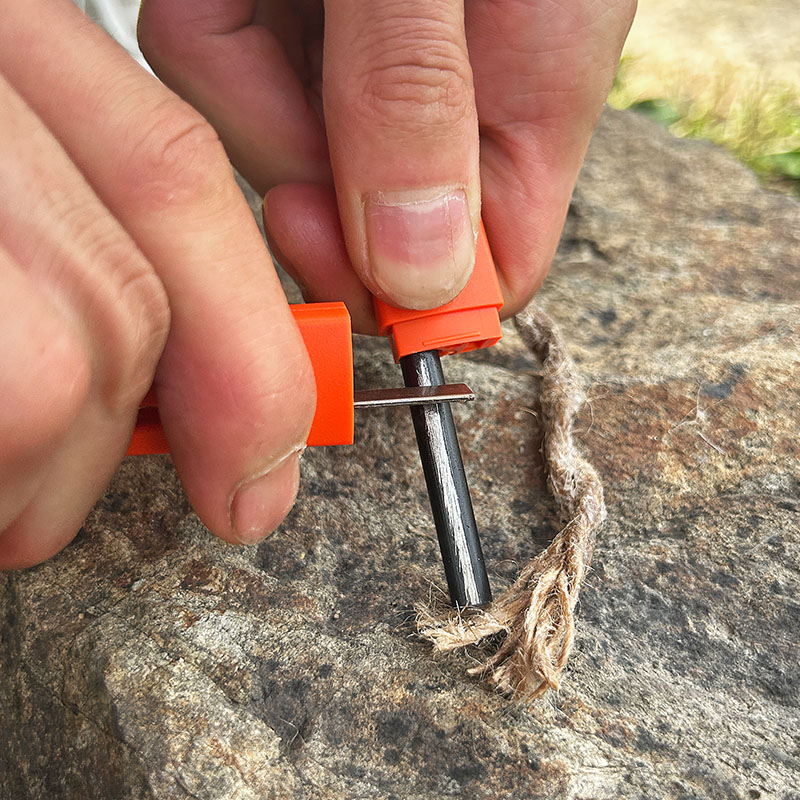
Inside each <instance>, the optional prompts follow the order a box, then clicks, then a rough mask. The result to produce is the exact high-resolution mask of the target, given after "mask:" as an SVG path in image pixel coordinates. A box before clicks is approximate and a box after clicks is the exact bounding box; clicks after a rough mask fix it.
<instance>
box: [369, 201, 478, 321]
mask: <svg viewBox="0 0 800 800" xmlns="http://www.w3.org/2000/svg"><path fill="white" fill-rule="evenodd" d="M364 209H365V215H366V233H367V250H368V256H369V268H370V269H371V271H372V278H373V280H374V281H375V283H376V284H377V285H378V287H379V288H380V289H381V291H382V292H383V293H384V295H385V297H383V298H382V299H384V300H386V301H387V302H389V303H392V304H394V305H399V306H402V307H404V308H415V309H421V308H436V307H437V306H440V305H443V304H444V303H447V302H449V301H450V300H452V299H453V298H454V297H455V296H456V295H457V294H458V292H460V291H461V289H462V288H463V287H464V284H465V283H466V282H467V280H468V279H469V276H470V274H471V272H472V267H473V264H474V263H475V238H476V234H475V230H474V229H473V227H472V220H471V219H470V214H469V206H468V204H467V196H466V193H465V192H464V190H463V189H456V188H445V187H436V188H433V189H427V190H415V191H408V192H385V193H383V192H376V193H374V194H372V195H369V196H368V197H367V199H366V202H365V205H364Z"/></svg>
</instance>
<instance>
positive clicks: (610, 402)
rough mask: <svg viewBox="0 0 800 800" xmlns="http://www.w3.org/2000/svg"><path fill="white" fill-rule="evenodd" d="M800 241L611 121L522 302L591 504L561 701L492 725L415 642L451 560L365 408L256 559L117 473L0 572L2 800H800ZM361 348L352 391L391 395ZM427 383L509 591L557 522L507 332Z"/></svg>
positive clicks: (529, 397)
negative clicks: (574, 377) (97, 497)
mask: <svg viewBox="0 0 800 800" xmlns="http://www.w3.org/2000/svg"><path fill="white" fill-rule="evenodd" d="M799 236H800V205H799V204H798V203H797V202H796V201H793V200H791V199H790V198H787V197H783V196H779V195H771V194H767V193H764V192H762V191H761V190H760V189H759V187H758V185H757V184H756V181H755V180H754V178H753V177H752V176H751V175H750V174H749V173H748V172H746V171H745V170H744V169H742V168H741V167H739V166H738V165H737V164H736V163H734V162H733V161H732V160H731V159H730V158H728V157H727V156H725V155H724V154H722V153H721V152H719V151H717V150H715V149H714V148H712V147H711V146H708V145H704V144H701V143H696V142H687V141H676V140H673V139H671V138H669V137H668V136H667V135H666V134H665V133H663V132H662V131H660V130H659V129H657V128H655V127H654V126H652V125H651V124H650V123H648V122H647V121H645V120H643V119H640V118H637V117H635V116H632V115H629V114H621V113H607V114H606V115H605V116H604V118H603V120H602V121H601V124H600V126H599V129H598V131H597V134H596V137H595V139H594V142H593V145H592V148H591V151H590V154H589V157H588V159H587V162H586V166H585V168H584V170H583V173H582V175H581V178H580V182H579V186H578V189H577V191H576V194H575V198H574V202H573V206H572V211H571V214H570V217H569V219H568V222H567V227H566V230H565V234H564V240H563V244H562V247H561V250H560V252H559V255H558V258H557V263H556V264H555V266H554V268H553V273H552V276H551V277H550V278H549V280H548V282H547V285H546V287H545V289H544V290H543V291H542V293H541V295H540V301H541V303H542V304H543V306H544V307H545V308H546V310H547V311H548V312H549V313H550V314H551V315H552V316H553V317H554V318H555V319H556V320H558V321H559V322H560V323H561V325H562V326H563V329H564V332H565V335H566V337H567V339H568V340H569V341H570V342H571V344H572V351H573V354H574V356H575V357H576V359H577V361H578V362H579V364H580V366H581V369H582V370H583V373H584V375H585V377H586V378H587V381H590V382H591V385H590V388H589V398H590V403H589V405H588V406H587V408H586V409H585V411H584V414H583V417H582V421H581V424H580V431H579V438H580V439H581V441H582V442H583V445H584V449H585V451H586V452H587V454H588V455H589V457H590V459H591V460H592V461H593V463H594V464H595V465H596V466H597V467H598V469H599V471H600V473H601V475H602V477H603V479H604V481H605V485H606V492H607V501H608V506H609V521H608V522H607V524H606V525H605V527H604V529H603V531H602V532H601V535H600V537H599V540H598V545H597V550H596V554H595V562H594V570H593V572H592V573H591V574H590V577H589V579H588V582H587V585H586V587H585V589H584V593H583V595H582V600H581V603H580V605H579V615H580V616H579V628H578V639H577V645H576V650H575V653H574V656H573V659H572V662H571V666H570V667H569V668H568V671H567V673H566V675H565V680H564V684H563V688H562V689H561V691H560V692H559V693H558V694H551V695H548V696H546V697H545V698H544V699H543V700H540V701H537V702H535V703H534V704H532V705H530V706H529V705H526V704H524V703H515V702H511V701H509V700H507V699H504V698H502V697H500V696H498V695H496V694H493V693H492V692H490V691H488V690H487V689H486V688H485V687H484V686H482V685H481V684H480V683H479V682H477V681H475V680H473V679H470V678H468V677H466V676H465V673H464V670H465V667H466V666H468V665H469V664H470V663H471V658H470V655H469V654H467V655H463V654H462V655H451V656H448V657H434V656H433V655H432V654H431V652H430V649H429V647H428V646H427V645H426V644H425V643H423V642H421V641H419V640H418V639H417V638H416V637H415V635H414V626H413V607H414V604H415V603H417V602H418V601H420V600H422V599H425V598H426V597H429V596H430V595H431V594H435V593H437V592H439V591H440V590H441V586H442V584H443V578H442V574H441V566H440V564H439V557H438V552H437V547H436V544H435V539H434V535H433V532H432V525H431V522H430V518H429V511H428V508H427V498H426V494H425V489H424V484H423V480H422V476H421V473H420V469H419V465H418V458H417V453H416V449H415V445H414V441H413V431H412V428H411V424H410V421H409V420H408V418H407V415H406V413H404V412H403V411H385V412H379V411H376V412H373V413H372V414H370V415H369V416H367V415H366V414H364V415H362V416H361V417H360V418H359V425H358V433H357V444H356V446H354V447H352V448H339V449H329V450H316V451H312V452H309V453H308V454H307V455H306V457H305V458H304V467H303V469H304V484H303V489H302V492H301V495H300V498H299V500H298V503H297V506H296V508H295V510H294V511H293V512H292V514H291V516H290V518H289V519H288V521H287V522H286V523H285V524H284V526H283V527H282V528H281V529H280V530H279V532H278V533H276V534H275V535H274V536H273V537H272V538H271V539H270V540H268V541H267V542H266V543H264V544H263V545H261V546H260V547H257V548H255V547H253V548H244V549H236V548H233V547H228V546H226V545H224V544H221V543H219V542H217V541H216V540H214V539H213V538H211V537H210V536H209V534H208V533H207V532H206V531H205V530H204V529H203V527H202V526H201V525H200V524H199V522H198V521H197V519H196V517H195V516H194V515H193V514H192V513H191V511H190V509H189V507H188V505H187V503H186V500H185V499H184V496H183V494H182V492H181V489H180V486H179V484H178V482H177V480H176V477H175V475H174V472H173V470H172V469H171V466H170V464H169V461H168V459H166V458H160V457H148V458H140V459H135V460H132V459H129V460H128V461H126V463H125V464H124V465H123V466H122V468H121V469H120V472H119V474H118V476H117V477H116V479H115V481H114V483H113V485H112V486H111V487H110V489H109V491H108V493H107V494H106V496H105V497H104V498H103V499H102V501H101V502H100V503H99V504H98V505H97V507H96V509H95V510H94V512H93V513H92V515H91V517H90V518H89V520H88V521H87V523H86V526H85V529H84V531H83V533H82V534H81V535H80V536H79V537H78V539H77V540H76V541H75V542H74V543H73V544H72V545H71V546H70V547H69V548H68V549H67V550H66V551H65V552H64V553H62V554H61V555H59V556H58V557H57V558H54V559H53V560H51V561H50V562H48V563H46V564H44V565H41V566H39V567H37V568H34V569H31V570H27V571H24V572H19V573H13V574H6V575H2V576H0V596H1V597H2V599H1V600H0V674H2V680H0V710H1V713H2V724H1V725H0V798H2V799H3V800H26V799H28V798H30V799H31V800H43V799H44V798H47V799H48V800H57V799H59V798H68V799H69V800H94V798H97V799H98V800H117V799H119V800H122V799H123V798H124V799H125V800H145V799H147V800H168V799H169V800H172V799H173V798H176V799H177V798H202V800H212V798H213V799H214V800H249V799H250V798H253V800H256V798H258V799H259V800H260V799H261V798H308V800H323V799H324V800H328V799H330V800H334V799H335V800H362V799H363V800H366V799H367V798H380V799H381V800H391V799H392V798H394V799H395V800H401V799H402V800H405V799H406V798H408V799H409V800H423V798H424V799H425V800H428V798H442V797H469V798H474V799H475V800H483V799H484V798H485V799H486V800H488V799H489V798H528V797H530V798H540V797H541V798H574V800H578V798H584V799H586V800H588V799H589V798H599V799H602V798H609V799H610V798H614V799H615V800H618V799H619V798H631V799H633V798H675V800H679V799H680V800H683V798H736V799H737V800H739V799H741V800H758V798H763V800H772V799H773V798H775V799H776V800H777V799H778V798H780V799H781V800H790V799H791V798H799V797H800V793H799V792H800V790H798V788H797V787H798V785H799V784H800V739H799V738H798V731H800V713H798V701H799V699H800V698H799V697H798V695H799V694H800V672H799V670H798V662H799V661H800V647H799V646H798V640H799V639H800V603H798V599H797V598H798V585H799V584H800V490H799V489H800V458H799V457H800V446H799V445H798V421H799V418H800V397H799V394H800V390H799V389H798V383H799V381H798V361H799V360H800V313H799V311H800V271H798V265H799V264H800V238H798V237H799ZM356 346H357V370H358V377H357V383H358V385H359V386H375V385H390V384H396V383H397V382H398V373H397V370H396V368H395V367H394V365H393V364H392V363H391V361H390V358H389V355H388V353H387V348H386V346H385V343H382V342H375V341H367V340H359V341H358V342H357V345H356ZM446 366H449V375H450V377H451V378H452V379H463V380H466V381H467V382H469V383H470V384H471V385H472V386H473V388H474V389H475V390H476V391H477V393H478V395H479V402H478V403H476V404H475V406H474V407H473V408H468V409H459V410H458V418H459V430H460V434H461V441H462V449H463V452H464V455H465V460H466V462H467V465H468V470H469V473H470V480H471V486H472V491H473V499H474V501H475V505H476V509H477V515H478V520H479V524H480V526H481V528H482V531H483V542H484V549H485V552H486V554H487V558H488V561H489V564H490V568H491V572H492V576H493V580H494V584H495V588H496V589H499V588H500V587H501V586H502V585H503V584H504V583H507V582H508V581H510V580H511V579H512V578H513V576H514V575H515V572H516V569H517V566H518V565H519V564H520V563H521V562H523V561H524V560H525V559H526V558H527V557H529V555H530V554H531V553H532V552H534V551H535V550H536V549H537V548H539V547H541V546H543V545H544V544H545V543H546V542H547V541H548V540H549V539H550V538H551V537H552V535H553V534H554V532H555V531H556V530H557V529H558V525H559V521H558V519H556V518H555V515H554V513H553V509H552V505H551V502H550V500H549V498H548V496H547V493H546V490H545V488H544V483H543V476H542V467H541V461H540V455H539V445H540V434H539V432H538V430H537V427H536V424H537V423H536V416H535V411H536V388H537V387H536V380H537V379H536V365H535V364H534V363H533V362H532V361H531V359H530V357H529V356H528V355H527V354H526V352H525V351H524V349H523V348H522V345H521V344H520V342H519V340H518V339H517V337H516V335H515V334H514V332H513V331H512V330H511V328H510V327H509V329H508V335H507V337H506V338H505V340H504V341H503V342H502V343H501V344H500V345H498V346H497V347H496V348H494V349H493V350H490V351H484V352H481V353H477V354H473V355H471V356H467V357H463V358H461V359H451V360H450V362H449V364H448V365H446ZM531 411H533V412H534V413H533V414H531V413H530V412H531Z"/></svg>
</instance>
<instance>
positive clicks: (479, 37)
mask: <svg viewBox="0 0 800 800" xmlns="http://www.w3.org/2000/svg"><path fill="white" fill-rule="evenodd" d="M635 6H636V3H635V0H599V1H598V0H593V1H590V0H466V2H458V0H326V2H325V4H324V24H323V6H322V3H321V2H319V0H202V1H201V2H193V3H186V2H184V1H183V0H144V2H143V6H142V11H141V16H140V24H139V38H140V43H141V46H142V49H143V52H144V54H145V56H146V57H147V59H148V61H149V62H150V63H151V65H152V66H153V68H154V69H155V70H156V72H157V73H158V74H159V75H160V76H161V77H162V78H163V79H164V80H165V81H166V83H167V84H168V85H170V86H172V87H173V88H174V89H175V90H176V91H178V92H179V93H180V94H181V95H183V96H184V97H185V98H187V99H188V100H189V101H190V102H191V103H192V104H194V105H195V106H196V107H197V108H199V109H200V110H201V111H202V112H203V113H204V114H205V115H206V116H207V117H208V118H209V119H210V120H211V121H212V122H213V123H214V125H215V127H216V128H217V130H218V131H219V132H220V135H221V138H222V141H223V142H224V144H225V147H226V149H227V151H228V153H229V155H230V156H231V158H232V160H233V162H234V163H235V164H236V166H237V167H238V168H239V169H240V170H241V172H242V173H243V174H244V175H245V176H246V177H247V178H248V179H249V180H250V181H251V183H252V184H253V185H254V186H255V187H256V189H258V190H259V191H260V192H262V193H263V192H267V191H269V190H271V191H269V194H267V197H266V202H265V211H264V216H265V222H266V225H267V229H268V233H269V236H270V239H271V243H272V244H273V245H274V249H275V251H276V253H277V255H278V257H279V260H280V261H281V262H282V263H283V265H284V266H285V267H286V268H287V270H288V271H289V272H290V273H291V274H292V275H293V277H294V278H295V279H296V280H297V282H298V283H299V284H300V285H301V287H302V288H303V289H304V293H305V296H306V298H307V299H313V300H327V299H344V300H345V301H346V302H347V303H348V305H349V307H350V310H351V313H352V315H353V317H354V323H355V325H356V327H357V328H358V329H359V330H362V331H365V332H366V331H369V330H371V329H372V327H373V326H374V321H373V319H372V312H371V303H370V298H369V294H368V290H369V292H372V293H373V294H376V295H378V296H379V297H381V298H383V299H386V300H388V301H389V302H393V303H394V304H396V305H403V306H408V307H431V306H436V305H440V304H441V303H443V302H445V301H447V300H449V299H451V298H452V297H453V296H454V295H455V294H456V293H457V292H458V290H459V289H460V288H461V287H462V286H463V284H464V283H465V282H466V280H467V278H468V275H469V272H470V270H471V268H472V263H473V260H474V255H473V253H474V250H473V248H474V236H475V227H476V225H477V222H478V218H479V214H480V213H481V208H480V207H481V202H480V194H481V189H482V191H483V208H482V214H483V218H484V221H485V224H486V228H487V234H488V237H489V241H490V244H491V246H492V250H493V253H494V256H495V260H496V263H497V266H498V271H499V274H500V279H501V283H502V285H503V290H504V294H505V300H506V305H505V308H504V312H503V313H504V314H505V315H509V314H512V313H514V312H516V311H517V310H519V309H520V308H521V307H522V306H524V305H525V304H526V302H527V301H528V300H529V299H530V297H531V296H532V295H533V293H534V291H535V290H536V289H537V288H538V286H539V285H540V283H541V281H542V280H543V279H544V276H545V273H546V271H547V268H548V266H549V263H550V261H551V259H552V256H553V253H554V251H555V248H556V245H557V242H558V238H559V235H560V232H561V227H562V225H563V220H564V216H565V214H566V209H567V205H568V202H569V197H570V195H571V192H572V189H573V186H574V182H575V178H576V176H577V172H578V169H579V167H580V164H581V162H582V160H583V156H584V153H585V150H586V146H587V144H588V141H589V137H590V135H591V131H592V129H593V127H594V124H595V122H596V119H597V117H598V115H599V113H600V110H601V108H602V105H603V102H604V101H605V97H606V94H607V92H608V89H609V87H610V85H611V81H612V78H613V74H614V70H615V67H616V64H617V61H618V58H619V53H620V50H621V47H622V43H623V41H624V39H625V36H626V34H627V31H628V28H629V26H630V23H631V20H632V18H633V13H634V10H635ZM323 41H324V49H323V46H322V45H323ZM323 112H324V113H323ZM334 186H335V194H334ZM273 187H275V188H273Z"/></svg>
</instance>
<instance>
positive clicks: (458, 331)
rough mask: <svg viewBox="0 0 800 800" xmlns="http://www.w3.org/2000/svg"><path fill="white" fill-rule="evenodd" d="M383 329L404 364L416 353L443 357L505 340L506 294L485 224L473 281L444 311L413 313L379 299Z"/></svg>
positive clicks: (378, 312)
mask: <svg viewBox="0 0 800 800" xmlns="http://www.w3.org/2000/svg"><path fill="white" fill-rule="evenodd" d="M374 305H375V317H376V319H377V320H378V330H379V331H380V333H381V334H382V335H384V336H389V338H390V339H391V342H392V349H393V350H394V357H395V360H396V361H399V360H400V359H401V358H402V357H403V356H407V355H410V354H411V353H421V352H422V351H423V350H438V351H439V353H441V354H442V355H451V354H452V353H466V352H467V351H469V350H478V349H479V348H481V347H491V346H492V345H493V344H497V342H498V341H500V339H501V337H502V335H503V332H502V330H501V328H500V314H499V310H500V308H501V307H502V305H503V292H502V290H501V289H500V282H499V281H498V280H497V272H496V270H495V267H494V260H493V259H492V253H491V251H490V250H489V242H488V241H487V240H486V232H485V231H484V229H483V223H481V226H480V230H479V232H478V242H477V247H476V251H475V267H474V269H473V270H472V277H471V278H470V279H469V281H468V282H467V285H466V286H465V287H464V288H463V289H462V290H461V293H460V294H459V295H458V297H456V298H455V299H454V300H451V301H450V302H449V303H447V304H446V305H443V306H440V307H439V308H432V309H429V310H427V311H412V310H409V309H405V308H395V307H394V306H390V305H387V304H386V303H384V302H382V301H381V300H378V299H377V298H375V299H374Z"/></svg>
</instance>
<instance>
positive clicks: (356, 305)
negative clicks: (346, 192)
mask: <svg viewBox="0 0 800 800" xmlns="http://www.w3.org/2000/svg"><path fill="white" fill-rule="evenodd" d="M264 228H265V230H266V231H267V239H268V241H269V244H270V249H271V250H272V254H273V256H274V257H275V258H276V259H277V260H278V263H280V265H281V266H282V267H283V268H284V269H285V270H286V271H287V272H288V273H289V274H290V275H291V276H292V278H294V280H295V282H296V283H297V285H298V286H299V287H300V289H301V290H302V292H303V297H305V299H306V301H308V302H330V301H334V300H338V301H341V302H344V303H345V304H346V305H347V309H348V311H349V312H350V317H351V320H352V324H353V330H355V331H357V332H358V333H377V328H376V326H375V314H374V311H373V307H372V296H371V295H370V293H369V292H368V291H367V289H366V287H365V286H364V284H363V283H362V282H361V281H360V280H359V279H358V276H357V275H356V273H355V272H354V271H353V267H352V265H351V263H350V257H349V256H348V254H347V248H346V246H345V243H344V235H343V234H342V226H341V223H340V222H339V210H338V208H337V206H336V195H335V193H334V191H333V188H332V187H328V186H321V185H319V184H313V183H291V184H284V185H283V186H276V187H275V188H274V189H273V190H272V191H270V192H269V193H268V194H267V196H266V197H265V198H264Z"/></svg>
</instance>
